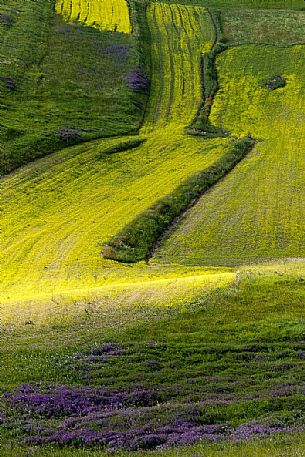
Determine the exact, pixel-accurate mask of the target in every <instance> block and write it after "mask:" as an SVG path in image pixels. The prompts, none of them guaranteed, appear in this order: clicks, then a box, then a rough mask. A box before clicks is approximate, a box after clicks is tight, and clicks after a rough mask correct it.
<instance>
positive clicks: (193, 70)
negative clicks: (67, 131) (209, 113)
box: [0, 4, 227, 301]
mask: <svg viewBox="0 0 305 457" xmlns="http://www.w3.org/2000/svg"><path fill="white" fill-rule="evenodd" d="M182 15H183V17H186V18H187V20H186V21H184V26H185V28H183V27H182V23H181V20H182V19H181V17H182ZM172 17H174V21H173V20H172ZM148 23H149V26H150V28H151V31H152V40H153V49H154V52H153V62H154V64H153V74H152V95H151V100H152V101H151V104H150V106H149V107H148V112H147V116H146V119H145V122H144V126H143V129H142V132H141V136H140V138H143V139H145V140H146V141H145V142H144V143H143V144H141V145H139V146H138V147H137V148H135V149H130V150H128V148H127V150H124V151H121V152H115V153H113V151H114V149H113V148H114V147H116V146H118V145H120V144H121V143H122V142H126V141H128V140H131V139H132V137H124V138H112V139H104V140H98V141H95V142H91V143H90V144H84V145H80V146H77V147H72V148H70V149H66V150H65V151H60V152H58V153H56V154H53V155H52V156H49V157H47V158H45V159H42V160H40V161H37V162H35V163H33V164H31V165H29V166H27V167H25V168H23V169H22V170H19V171H17V172H16V173H14V174H12V175H10V176H8V177H6V178H5V179H4V180H3V181H2V192H1V206H2V208H3V211H2V221H3V224H2V226H3V236H2V238H1V257H0V268H1V272H2V275H1V282H2V284H1V296H2V299H3V300H4V301H11V300H13V301H14V300H15V299H18V300H20V299H22V300H26V299H27V298H33V297H34V296H35V295H37V296H38V295H41V294H42V295H43V294H46V293H47V294H58V293H62V292H63V291H64V290H70V291H71V289H73V288H75V289H81V290H83V291H86V290H87V289H89V288H98V287H100V286H102V285H104V284H105V283H107V281H110V282H111V281H112V282H113V281H114V282H119V281H123V282H124V281H126V280H127V281H128V280H129V281H130V279H128V278H130V276H131V277H132V278H133V279H132V280H131V282H134V281H135V279H134V277H135V276H136V275H137V274H139V272H136V273H134V272H133V270H132V269H131V268H130V267H124V266H118V265H117V264H115V263H114V262H110V261H106V260H104V259H102V258H101V255H100V253H101V248H102V244H103V243H105V242H106V241H107V240H108V239H109V238H110V237H111V236H112V235H114V234H116V233H117V232H118V231H119V230H120V229H122V228H123V227H124V226H125V225H126V224H127V223H128V222H130V221H131V220H132V219H133V218H134V216H135V215H137V214H139V213H140V212H141V211H143V210H144V209H146V208H147V207H149V206H150V205H151V204H153V203H154V202H155V201H156V200H157V199H159V198H161V197H163V196H165V195H168V194H170V193H171V192H172V191H173V190H174V189H175V188H176V187H177V186H178V185H179V184H180V183H181V182H182V181H184V180H185V179H186V178H188V177H189V176H190V175H192V174H194V173H196V172H198V171H200V170H203V169H205V168H206V167H208V166H210V165H211V164H212V163H214V162H215V160H217V159H218V158H219V157H220V156H221V155H222V154H223V146H224V144H225V143H226V142H227V140H225V139H222V138H217V139H210V140H204V139H202V138H200V137H192V136H189V135H186V134H185V133H184V127H186V126H187V125H188V124H189V122H191V120H192V119H193V117H194V116H195V115H196V111H197V109H198V106H199V105H200V100H201V82H200V54H201V52H202V51H203V50H204V49H205V48H209V47H210V45H211V42H212V39H213V29H212V25H211V22H210V17H209V16H208V15H207V13H206V10H205V9H204V8H200V7H195V8H191V7H186V6H180V5H161V4H153V5H151V6H150V7H149V9H148ZM165 30H167V33H165ZM175 43H176V44H175ZM177 43H179V44H177ZM158 46H159V47H158ZM182 51H183V52H184V51H188V52H185V55H184V54H183V52H182ZM169 56H171V57H169ZM169 59H170V61H169ZM160 97H161V98H162V102H161V98H160ZM163 97H164V98H163ZM163 100H166V102H165V103H164V101H163ZM159 102H160V103H159ZM140 274H141V273H140ZM143 275H144V278H146V280H147V278H149V277H150V275H151V271H150V270H149V269H146V270H145V271H144V273H143ZM109 278H110V279H109Z"/></svg>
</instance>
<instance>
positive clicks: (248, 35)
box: [221, 8, 305, 46]
mask: <svg viewBox="0 0 305 457" xmlns="http://www.w3.org/2000/svg"><path fill="white" fill-rule="evenodd" d="M221 19H222V25H223V31H224V34H225V36H226V39H227V43H228V44H229V45H233V46H234V45H240V44H274V45H277V46H290V45H292V44H304V41H305V39H304V30H305V11H287V10H281V11H267V10H259V11H253V10H250V9H242V10H236V9H226V8H225V9H223V10H222V11H221Z"/></svg>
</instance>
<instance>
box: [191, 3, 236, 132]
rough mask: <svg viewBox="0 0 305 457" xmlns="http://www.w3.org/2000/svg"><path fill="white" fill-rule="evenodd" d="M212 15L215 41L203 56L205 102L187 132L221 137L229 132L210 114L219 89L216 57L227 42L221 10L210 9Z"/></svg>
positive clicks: (225, 46) (224, 48)
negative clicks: (216, 123)
mask: <svg viewBox="0 0 305 457" xmlns="http://www.w3.org/2000/svg"><path fill="white" fill-rule="evenodd" d="M210 15H211V19H212V21H213V24H214V28H215V42H214V45H213V47H212V49H211V51H210V52H206V53H205V54H203V55H202V58H201V74H202V76H201V78H202V86H203V90H202V92H203V103H202V105H201V107H200V109H199V111H198V113H197V116H196V119H195V121H194V122H193V124H192V126H191V127H190V128H188V129H187V133H190V134H192V135H200V136H207V137H220V136H227V135H228V132H227V131H226V130H224V129H222V128H219V127H215V126H213V125H212V124H211V122H210V120H209V116H210V114H211V109H212V105H213V101H214V97H215V95H216V92H217V91H218V89H219V86H218V77H217V68H216V59H217V57H218V55H219V54H220V53H222V52H223V51H225V50H226V49H227V44H226V38H225V36H224V34H223V30H222V23H221V13H220V11H218V10H213V11H210Z"/></svg>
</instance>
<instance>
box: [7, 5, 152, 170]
mask: <svg viewBox="0 0 305 457" xmlns="http://www.w3.org/2000/svg"><path fill="white" fill-rule="evenodd" d="M53 3H54V2H52V1H45V0H38V1H35V2H33V1H31V0H21V1H20V0H8V1H7V2H5V5H4V3H3V2H2V3H1V4H0V14H2V15H4V14H5V15H6V16H5V17H7V18H9V19H7V21H9V22H8V23H7V24H6V23H1V22H0V75H1V77H3V78H4V79H3V80H2V81H1V80H0V114H1V131H0V175H3V174H5V173H7V172H9V171H11V170H13V169H14V168H16V167H18V166H20V165H23V164H25V163H27V162H28V161H31V160H34V159H35V158H37V157H41V156H43V155H46V154H49V153H51V152H54V151H55V150H59V149H62V148H63V147H64V146H66V145H67V144H68V145H69V144H73V143H75V142H79V141H84V140H90V139H92V138H98V137H108V136H115V135H121V134H124V133H127V132H136V131H137V130H138V128H139V125H140V123H141V120H142V111H143V106H144V104H145V97H144V96H143V95H142V94H139V93H134V92H133V91H132V90H131V89H130V88H129V87H128V84H127V81H126V77H127V76H128V74H129V73H130V72H132V71H134V70H135V68H137V66H138V65H139V58H140V57H139V50H138V47H137V33H136V31H135V33H134V34H133V35H127V34H122V33H111V32H101V31H97V30H96V29H94V28H89V27H85V26H82V25H79V24H76V23H74V24H67V23H66V22H64V20H63V19H62V18H61V16H59V15H56V14H55V13H54V11H53V7H54V5H53ZM9 83H11V84H13V89H12V88H11V86H10V84H9Z"/></svg>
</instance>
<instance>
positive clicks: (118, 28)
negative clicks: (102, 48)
mask: <svg viewBox="0 0 305 457" xmlns="http://www.w3.org/2000/svg"><path fill="white" fill-rule="evenodd" d="M56 12H57V13H60V14H62V15H63V16H64V17H65V19H67V20H68V21H80V22H82V23H83V24H86V25H88V26H90V27H97V28H99V29H101V30H110V31H114V32H121V33H130V32H131V22H130V17H129V9H128V4H127V1H126V0H94V1H90V0H56Z"/></svg>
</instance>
